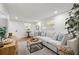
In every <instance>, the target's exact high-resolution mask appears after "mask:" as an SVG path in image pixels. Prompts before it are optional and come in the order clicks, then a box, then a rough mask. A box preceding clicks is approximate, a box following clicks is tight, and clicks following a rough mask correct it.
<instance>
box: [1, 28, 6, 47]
mask: <svg viewBox="0 0 79 59" xmlns="http://www.w3.org/2000/svg"><path fill="white" fill-rule="evenodd" d="M5 34H6V27H1V28H0V47H3V42H2V39H3V38H5Z"/></svg>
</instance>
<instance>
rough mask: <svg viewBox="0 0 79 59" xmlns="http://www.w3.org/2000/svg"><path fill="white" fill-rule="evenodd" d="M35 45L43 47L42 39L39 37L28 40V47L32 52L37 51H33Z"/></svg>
mask: <svg viewBox="0 0 79 59" xmlns="http://www.w3.org/2000/svg"><path fill="white" fill-rule="evenodd" d="M35 45H36V46H38V47H39V48H40V49H43V44H42V41H41V40H40V39H38V40H37V41H32V40H31V39H28V40H27V48H28V50H29V52H30V53H32V52H35V51H32V49H33V48H32V47H33V46H35Z"/></svg>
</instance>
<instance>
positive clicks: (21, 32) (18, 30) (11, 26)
mask: <svg viewBox="0 0 79 59" xmlns="http://www.w3.org/2000/svg"><path fill="white" fill-rule="evenodd" d="M24 23H27V22H20V21H13V20H9V21H8V33H9V32H11V33H14V35H15V36H17V37H19V38H21V37H25V36H27V33H26V31H27V30H26V27H25V26H24ZM31 28H32V31H33V30H34V25H33V24H32V26H31Z"/></svg>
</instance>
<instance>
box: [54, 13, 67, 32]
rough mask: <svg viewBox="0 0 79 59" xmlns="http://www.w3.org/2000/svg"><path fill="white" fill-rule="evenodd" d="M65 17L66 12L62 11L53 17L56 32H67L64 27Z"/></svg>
mask: <svg viewBox="0 0 79 59" xmlns="http://www.w3.org/2000/svg"><path fill="white" fill-rule="evenodd" d="M67 17H68V13H64V14H61V15H58V16H56V17H54V18H53V20H54V23H55V25H54V28H55V31H56V32H57V33H58V32H61V33H67V30H66V29H65V21H66V20H65V19H66V18H67Z"/></svg>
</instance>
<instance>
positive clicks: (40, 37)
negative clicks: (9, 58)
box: [0, 3, 79, 55]
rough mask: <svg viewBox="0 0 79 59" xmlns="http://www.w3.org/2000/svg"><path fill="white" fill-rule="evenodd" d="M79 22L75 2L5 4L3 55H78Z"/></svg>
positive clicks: (0, 31) (0, 7) (0, 27)
mask: <svg viewBox="0 0 79 59" xmlns="http://www.w3.org/2000/svg"><path fill="white" fill-rule="evenodd" d="M77 11H78V12H77ZM72 16H73V17H75V16H76V17H75V18H73V17H72ZM74 19H76V20H74ZM78 19H79V4H76V3H75V4H74V3H2V4H0V51H1V52H0V54H1V55H78V54H79V47H78V45H79V43H78V42H79V40H78V39H79V35H78V34H79V33H78V32H79V30H77V29H78V28H79V24H78ZM71 20H72V21H71ZM71 23H72V24H76V25H72V26H71ZM77 25H78V26H77ZM74 27H76V29H75V30H73V28H74ZM71 30H73V31H71Z"/></svg>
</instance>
